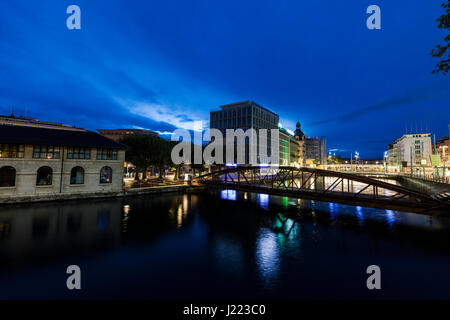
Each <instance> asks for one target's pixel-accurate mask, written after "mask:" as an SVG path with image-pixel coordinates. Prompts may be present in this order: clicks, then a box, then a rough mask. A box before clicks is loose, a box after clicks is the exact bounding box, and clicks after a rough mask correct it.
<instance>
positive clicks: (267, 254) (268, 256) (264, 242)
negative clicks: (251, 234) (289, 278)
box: [256, 229, 280, 286]
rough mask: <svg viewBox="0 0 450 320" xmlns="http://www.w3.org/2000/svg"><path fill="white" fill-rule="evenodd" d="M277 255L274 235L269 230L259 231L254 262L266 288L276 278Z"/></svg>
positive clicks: (278, 262)
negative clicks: (255, 261)
mask: <svg viewBox="0 0 450 320" xmlns="http://www.w3.org/2000/svg"><path fill="white" fill-rule="evenodd" d="M279 254H280V253H279V248H278V243H277V236H276V234H275V233H273V232H272V231H271V230H269V229H261V231H260V233H259V235H258V238H257V240H256V260H257V267H258V269H259V272H260V275H261V277H262V278H263V280H264V283H265V285H267V286H270V285H271V283H272V282H273V280H274V279H276V277H277V274H278V271H279V265H280V257H279Z"/></svg>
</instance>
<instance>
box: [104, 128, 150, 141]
mask: <svg viewBox="0 0 450 320" xmlns="http://www.w3.org/2000/svg"><path fill="white" fill-rule="evenodd" d="M97 131H98V132H99V133H100V134H101V135H102V136H104V137H107V138H109V139H112V140H114V141H119V140H120V139H122V138H123V137H126V136H131V135H134V134H143V135H151V136H157V135H158V134H157V133H156V132H153V131H150V130H146V129H97Z"/></svg>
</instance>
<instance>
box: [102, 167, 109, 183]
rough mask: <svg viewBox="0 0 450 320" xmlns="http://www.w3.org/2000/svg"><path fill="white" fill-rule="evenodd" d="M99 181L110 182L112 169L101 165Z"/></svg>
mask: <svg viewBox="0 0 450 320" xmlns="http://www.w3.org/2000/svg"><path fill="white" fill-rule="evenodd" d="M100 183H112V169H111V168H110V167H103V168H102V169H101V170H100Z"/></svg>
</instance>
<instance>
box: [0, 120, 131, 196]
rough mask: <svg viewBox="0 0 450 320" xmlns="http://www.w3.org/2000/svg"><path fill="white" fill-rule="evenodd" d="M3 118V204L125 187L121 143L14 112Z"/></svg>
mask: <svg viewBox="0 0 450 320" xmlns="http://www.w3.org/2000/svg"><path fill="white" fill-rule="evenodd" d="M5 118H8V119H7V120H4V119H5ZM2 119H3V120H4V121H2V123H1V124H0V203H5V202H15V201H20V200H28V201H35V200H36V201H38V200H45V199H50V200H51V199H60V198H77V197H80V198H81V197H84V196H86V195H89V196H95V195H105V194H108V193H117V192H121V191H122V185H123V183H122V177H123V170H124V160H125V147H124V146H123V145H122V144H120V143H117V142H115V141H113V140H111V139H108V138H105V137H103V136H101V135H100V134H98V133H95V132H92V131H88V130H85V129H80V128H74V127H70V126H66V125H62V124H55V123H49V122H39V121H38V120H36V119H26V118H14V116H10V117H2Z"/></svg>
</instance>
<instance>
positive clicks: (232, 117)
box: [210, 101, 280, 164]
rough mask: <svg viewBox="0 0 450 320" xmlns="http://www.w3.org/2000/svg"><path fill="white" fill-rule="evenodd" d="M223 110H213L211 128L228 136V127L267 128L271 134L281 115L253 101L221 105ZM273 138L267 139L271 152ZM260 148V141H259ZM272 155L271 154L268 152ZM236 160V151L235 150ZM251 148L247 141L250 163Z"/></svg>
mask: <svg viewBox="0 0 450 320" xmlns="http://www.w3.org/2000/svg"><path fill="white" fill-rule="evenodd" d="M220 109H221V110H218V111H211V113H210V128H211V129H219V130H220V131H221V132H222V134H223V135H224V139H225V137H226V129H243V130H244V131H245V130H247V129H250V128H252V129H255V130H256V131H257V133H258V130H259V129H267V130H268V134H269V135H270V129H277V128H278V123H279V120H280V117H279V116H278V115H277V114H276V113H274V112H272V111H270V110H269V109H267V108H264V107H262V106H260V105H259V104H257V103H255V102H253V101H243V102H237V103H232V104H227V105H223V106H220ZM270 146H271V138H270V136H268V139H267V151H268V153H270ZM257 148H258V150H259V141H258V147H257ZM268 155H269V156H270V154H268ZM234 156H235V160H236V151H235V154H234ZM249 160H250V159H249V149H248V143H247V142H246V150H245V162H246V163H247V164H248V163H249ZM257 162H258V163H263V162H264V160H263V159H259V158H258V159H257Z"/></svg>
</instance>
